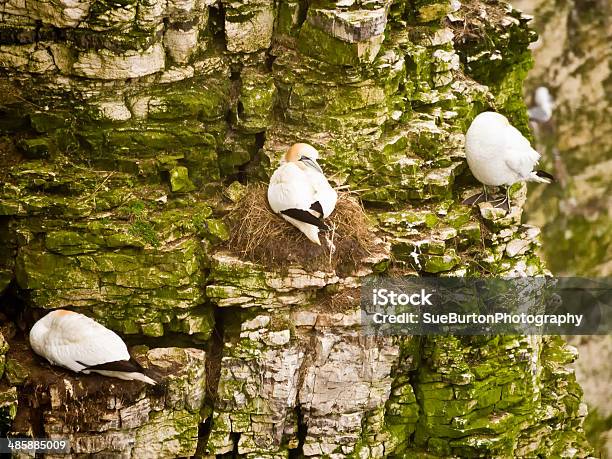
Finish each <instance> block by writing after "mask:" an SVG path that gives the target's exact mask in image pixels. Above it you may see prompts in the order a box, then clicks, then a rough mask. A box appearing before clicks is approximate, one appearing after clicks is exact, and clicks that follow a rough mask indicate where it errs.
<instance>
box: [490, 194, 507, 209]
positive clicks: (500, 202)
mask: <svg viewBox="0 0 612 459" xmlns="http://www.w3.org/2000/svg"><path fill="white" fill-rule="evenodd" d="M491 204H493V207H495V208H497V209H504V210H505V211H506V212H509V211H510V201H509V200H508V198H506V197H505V196H504V197H501V198H498V199H495V200H493V201H491Z"/></svg>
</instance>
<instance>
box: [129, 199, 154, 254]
mask: <svg viewBox="0 0 612 459" xmlns="http://www.w3.org/2000/svg"><path fill="white" fill-rule="evenodd" d="M126 207H127V212H128V215H129V218H130V221H131V222H132V225H131V226H130V227H129V229H128V232H129V233H130V234H131V235H132V236H136V237H138V238H140V239H142V240H143V241H144V242H146V243H147V244H149V245H151V246H153V247H156V248H157V247H159V246H160V242H159V238H158V237H157V231H155V228H154V227H153V224H152V223H151V222H150V221H149V220H148V219H147V209H146V205H145V203H144V202H143V201H141V200H135V201H131V202H129V203H128V204H127V206H126Z"/></svg>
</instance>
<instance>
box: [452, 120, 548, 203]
mask: <svg viewBox="0 0 612 459" xmlns="http://www.w3.org/2000/svg"><path fill="white" fill-rule="evenodd" d="M465 155H466V157H467V162H468V166H469V167H470V170H471V171H472V174H473V175H474V177H476V179H477V180H478V181H479V182H480V183H482V184H483V185H484V193H481V194H477V195H475V196H472V197H470V198H468V199H466V200H465V201H463V203H464V204H468V205H473V204H477V203H479V202H482V201H485V200H487V199H488V197H487V188H486V186H487V185H490V186H505V188H506V190H505V191H506V193H505V194H506V196H505V198H502V199H501V200H498V201H494V204H495V206H496V207H503V208H505V209H507V210H509V209H510V197H509V195H508V190H509V187H510V186H511V185H513V184H515V183H517V182H540V183H550V182H552V181H553V180H554V179H553V176H552V175H550V174H549V173H547V172H544V171H535V170H534V167H535V165H536V164H537V163H538V161H539V160H540V154H539V153H538V152H537V151H535V150H534V149H533V148H531V145H530V144H529V141H528V140H527V139H526V138H525V137H523V135H522V134H521V133H520V132H519V130H518V129H516V128H515V127H514V126H512V125H511V124H510V123H509V122H508V119H507V118H506V117H505V116H503V115H500V114H499V113H495V112H484V113H481V114H480V115H478V116H477V117H476V118H474V121H472V124H471V125H470V127H469V129H468V131H467V134H466V135H465ZM483 198H484V199H483Z"/></svg>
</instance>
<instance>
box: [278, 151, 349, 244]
mask: <svg viewBox="0 0 612 459" xmlns="http://www.w3.org/2000/svg"><path fill="white" fill-rule="evenodd" d="M318 157H319V154H318V152H317V150H316V149H315V148H314V147H313V146H311V145H308V144H305V143H296V144H295V145H293V146H292V147H291V148H290V149H289V150H288V151H287V153H286V155H285V158H284V160H283V162H282V164H281V165H280V166H279V167H278V168H277V169H276V170H275V171H274V173H273V174H272V177H271V179H270V184H269V186H268V202H269V204H270V207H271V208H272V210H273V211H274V212H276V213H279V214H280V215H281V216H282V217H283V218H284V219H285V220H287V221H288V222H289V223H291V224H292V225H294V226H295V227H296V228H298V229H299V230H300V231H301V232H302V233H304V234H305V235H306V237H307V238H308V239H310V240H311V241H312V242H314V243H315V244H318V245H321V242H320V240H319V231H320V230H321V229H326V228H327V226H326V225H325V223H324V222H323V219H324V218H327V217H329V215H331V213H332V212H333V211H334V208H335V207H336V201H337V200H338V195H337V193H336V191H335V190H334V189H333V188H332V187H331V186H330V184H329V182H328V181H327V178H325V175H323V171H322V170H321V168H320V166H319V164H318V163H317V159H318Z"/></svg>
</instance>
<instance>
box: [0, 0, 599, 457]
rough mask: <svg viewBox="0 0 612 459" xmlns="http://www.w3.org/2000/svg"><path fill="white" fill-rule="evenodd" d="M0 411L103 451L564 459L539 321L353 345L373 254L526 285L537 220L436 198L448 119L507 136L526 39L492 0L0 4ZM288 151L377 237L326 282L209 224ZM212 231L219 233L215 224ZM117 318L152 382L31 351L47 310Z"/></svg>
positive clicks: (450, 179)
mask: <svg viewBox="0 0 612 459" xmlns="http://www.w3.org/2000/svg"><path fill="white" fill-rule="evenodd" d="M1 14H2V16H1V17H2V25H1V29H0V31H1V33H0V64H1V66H2V76H3V78H2V95H1V100H0V110H1V111H2V117H1V119H0V129H1V130H2V133H3V138H2V148H1V155H0V160H1V165H2V167H1V170H0V178H1V179H2V183H1V188H0V240H1V241H2V245H0V251H1V254H2V255H1V257H0V291H2V292H3V296H2V300H1V301H2V304H1V306H2V313H3V323H4V326H3V331H2V332H3V335H4V339H3V340H2V346H0V350H1V352H2V353H3V354H4V356H3V357H2V363H3V367H2V368H3V373H4V376H3V379H2V392H1V393H2V402H1V403H2V405H1V406H2V419H1V421H2V425H3V426H4V431H11V432H12V433H13V434H21V435H34V436H51V437H68V438H70V439H71V440H72V454H73V456H74V457H80V455H84V454H90V453H93V454H106V455H111V456H113V457H114V456H117V457H133V458H140V457H176V456H190V455H195V456H197V457H209V456H214V455H223V454H230V455H234V456H235V455H239V456H240V457H252V458H264V457H268V458H280V457H301V456H308V457H332V458H342V457H363V458H368V457H415V456H421V457H449V456H461V457H513V456H514V457H533V456H537V455H540V456H543V457H554V456H564V457H584V456H586V455H588V451H589V447H588V445H586V443H585V440H584V436H583V433H582V428H581V425H582V421H583V417H584V415H585V410H584V405H583V404H582V403H581V396H582V393H581V389H580V387H579V386H578V385H577V384H576V382H575V378H574V375H573V372H572V371H571V370H570V369H569V364H570V363H571V362H572V361H573V360H574V359H575V358H576V354H575V352H574V350H573V349H572V348H570V347H568V346H566V345H565V344H564V343H563V342H562V340H561V339H559V338H554V337H516V336H507V337H462V338H458V337H452V336H444V337H427V338H418V337H403V338H400V337H397V338H391V337H389V338H377V339H374V338H372V337H365V336H363V335H362V334H361V333H360V331H359V284H360V279H361V278H362V277H363V276H365V275H367V274H369V273H372V272H377V273H385V272H393V273H395V274H398V273H399V274H419V275H444V276H465V275H478V276H481V275H482V276H491V275H508V276H516V275H535V274H541V273H543V272H544V271H545V270H544V267H543V266H542V263H541V261H540V259H539V258H538V257H537V256H536V255H535V252H534V251H535V249H536V248H537V247H538V245H539V239H538V235H539V230H538V228H536V227H532V226H527V225H523V224H521V214H522V207H521V206H522V204H523V203H524V201H525V188H524V187H522V186H516V187H514V188H513V189H512V194H513V203H515V204H516V205H515V206H514V207H513V208H512V209H511V212H510V213H508V214H506V213H505V212H503V211H502V210H500V209H493V208H491V207H487V206H484V205H483V206H481V208H480V209H477V211H474V210H472V209H470V208H467V207H465V206H462V205H460V204H459V201H460V200H461V195H462V194H464V193H466V192H468V191H469V189H470V187H473V185H474V183H473V181H472V180H471V178H470V175H469V173H467V172H466V171H465V169H466V168H465V161H464V152H463V132H465V128H466V126H467V125H468V124H469V122H470V121H471V119H472V118H473V117H474V116H475V114H477V113H478V112H480V111H482V110H485V109H488V108H493V109H496V110H498V111H500V112H502V113H504V114H505V115H507V116H508V117H509V118H510V119H511V120H512V122H513V123H514V124H515V125H516V126H517V127H519V128H520V129H521V130H522V131H523V132H524V133H525V134H528V127H527V119H526V112H525V107H524V104H523V101H522V93H521V91H522V83H523V79H524V77H525V74H526V72H527V70H528V68H529V67H530V65H531V55H530V52H529V51H528V49H527V47H528V45H529V43H530V42H532V41H533V40H534V39H535V34H534V33H533V32H532V31H530V30H529V28H528V25H527V24H528V18H526V17H524V16H523V15H522V14H521V13H520V12H518V11H516V10H513V9H512V8H511V7H510V6H508V5H506V4H503V3H498V2H490V3H485V2H480V1H475V0H473V1H466V2H463V3H462V4H460V3H459V2H455V1H445V0H443V1H440V0H418V1H403V0H396V1H389V0H378V1H377V0H362V1H353V0H342V1H324V0H317V1H310V2H306V1H294V0H281V1H272V0H249V1H230V0H227V1H225V0H224V1H220V2H219V1H209V0H169V1H163V2H162V1H156V0H127V1H122V2H107V1H105V0H102V1H89V0H84V1H75V2H67V1H63V0H62V1H57V2H55V1H53V2H42V1H38V0H34V1H32V2H30V1H28V2H19V1H14V0H3V9H2V13H1ZM295 141H308V142H309V143H312V144H313V145H314V146H316V147H317V148H318V149H319V151H320V152H321V156H322V159H321V162H322V164H323V167H324V169H325V170H326V172H327V173H328V175H331V176H333V181H334V182H335V184H336V185H339V186H340V185H343V186H345V187H348V188H349V189H351V190H353V191H354V193H355V194H357V195H358V196H359V197H360V199H361V200H362V201H363V202H364V205H365V207H366V211H367V213H368V215H369V217H370V219H371V220H372V223H373V225H375V227H376V231H377V234H378V237H380V238H381V240H382V242H383V245H384V246H385V247H386V249H385V250H384V251H383V253H377V254H376V256H372V257H368V258H365V259H363V260H361V263H359V266H357V267H355V269H353V270H350V271H349V272H346V271H345V270H342V271H341V270H333V269H331V268H329V269H328V267H321V269H320V270H314V271H313V270H312V269H305V268H304V267H302V266H299V264H291V265H288V266H283V267H282V268H280V269H277V268H273V267H271V266H266V265H263V264H261V263H256V262H252V261H249V260H246V259H245V258H244V257H243V256H241V254H239V253H233V252H232V251H231V247H228V246H227V244H226V243H225V242H224V241H226V240H227V239H228V237H229V235H230V232H231V231H232V230H233V228H231V227H230V226H229V225H228V224H227V223H228V222H227V220H226V219H224V216H225V214H226V212H227V211H228V210H229V209H231V207H232V206H233V205H234V203H235V201H237V200H238V199H239V197H238V196H239V194H240V192H241V190H242V185H241V183H245V182H255V181H257V180H266V178H267V177H268V175H269V173H270V171H271V169H272V168H273V167H275V165H276V164H277V163H278V160H279V158H280V155H281V154H282V153H283V152H284V150H285V149H286V148H287V147H288V146H289V145H291V144H292V143H293V142H295ZM234 230H235V229H234ZM57 307H70V308H74V309H75V310H79V311H81V312H84V313H86V314H88V315H90V316H92V317H94V318H96V319H97V320H98V321H100V322H101V323H103V324H105V325H106V326H108V327H110V328H112V329H113V330H115V331H117V332H119V333H121V334H123V335H124V336H125V337H126V339H127V340H128V341H129V342H130V343H131V344H133V345H134V347H133V348H132V351H133V353H134V355H135V356H137V358H139V359H140V360H141V362H142V363H143V364H144V365H147V366H149V367H151V368H155V369H156V370H157V371H159V372H161V373H162V374H163V375H164V376H165V379H166V380H167V382H166V384H165V386H164V387H163V388H162V389H163V390H162V391H161V392H160V391H158V390H157V389H151V388H144V387H142V386H141V385H138V384H136V383H126V382H121V381H115V380H112V381H108V380H102V379H100V378H97V377H94V376H87V377H75V376H74V375H70V374H68V373H66V372H63V371H61V370H59V369H56V368H49V367H46V366H45V365H44V364H43V363H42V362H41V361H40V359H37V358H35V357H34V356H32V355H31V353H30V351H29V349H28V347H27V345H26V344H25V335H26V332H27V329H28V327H29V326H30V325H31V323H32V320H33V319H34V318H35V317H38V316H40V315H41V313H42V312H43V311H44V309H49V308H57Z"/></svg>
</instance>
